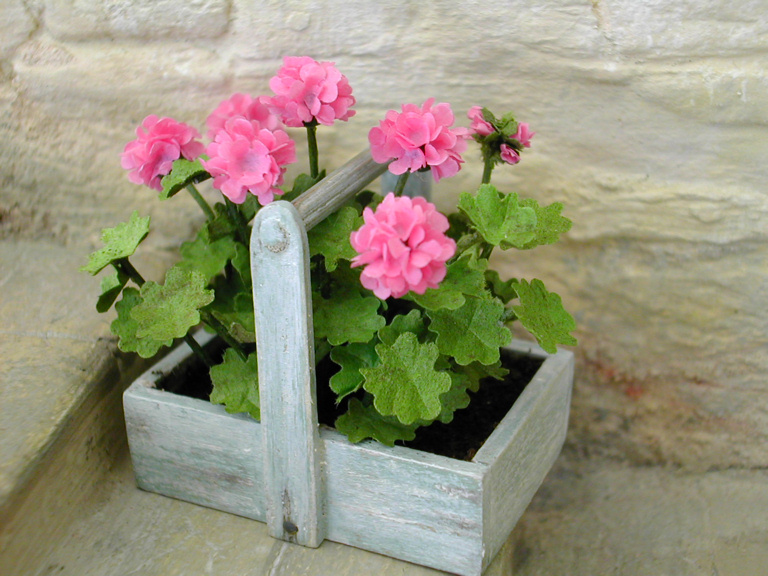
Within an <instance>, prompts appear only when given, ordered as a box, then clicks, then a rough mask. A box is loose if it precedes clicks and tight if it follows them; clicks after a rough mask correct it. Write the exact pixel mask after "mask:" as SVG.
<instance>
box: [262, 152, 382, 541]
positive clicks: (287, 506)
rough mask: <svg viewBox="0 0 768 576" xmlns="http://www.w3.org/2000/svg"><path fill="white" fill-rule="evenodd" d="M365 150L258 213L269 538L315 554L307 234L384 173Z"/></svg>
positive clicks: (316, 479) (317, 447)
mask: <svg viewBox="0 0 768 576" xmlns="http://www.w3.org/2000/svg"><path fill="white" fill-rule="evenodd" d="M386 167H387V165H386V164H377V163H376V162H374V161H373V159H372V158H371V155H370V152H369V151H368V150H364V151H363V152H361V153H360V154H358V155H357V156H355V157H354V158H353V159H352V160H350V161H349V162H347V163H346V164H345V165H344V166H342V167H341V168H339V169H338V170H336V171H334V172H332V173H331V174H330V175H328V176H327V177H326V178H324V179H323V180H322V182H319V183H318V184H317V185H315V186H313V187H312V188H311V189H309V190H307V191H306V192H305V193H304V194H302V195H301V196H300V197H298V198H297V199H296V200H294V201H293V204H291V203H289V202H283V201H278V202H272V203H271V204H269V205H268V206H265V207H264V208H262V209H261V210H259V212H258V213H257V214H256V218H255V219H254V221H253V231H252V232H251V273H252V278H253V304H254V311H255V320H256V340H257V341H258V346H257V354H258V364H259V392H260V396H261V422H262V424H263V430H264V432H263V434H264V443H263V446H264V483H265V486H264V494H265V500H266V508H267V510H266V512H267V513H266V516H267V527H268V530H269V534H270V536H272V537H274V538H279V539H281V540H287V541H289V542H294V543H296V544H301V545H303V546H309V547H312V548H315V547H317V546H319V545H320V544H321V543H322V542H323V540H324V539H325V536H326V526H325V513H324V504H325V502H324V500H325V499H324V487H323V484H324V482H323V480H324V479H323V474H322V470H321V461H322V457H321V450H322V444H321V443H320V438H319V433H318V422H317V402H316V398H317V396H316V391H315V350H314V332H313V327H312V288H311V285H310V277H309V246H308V244H307V230H308V229H310V228H312V227H313V226H315V225H316V224H318V223H319V222H321V221H322V220H323V219H324V218H326V217H327V216H329V215H330V214H332V213H334V212H336V211H337V210H338V209H339V208H341V206H342V205H344V203H346V202H347V201H348V200H349V199H350V198H352V197H353V196H354V195H355V194H357V193H358V192H359V191H360V190H362V189H363V187H365V186H366V185H367V184H368V183H369V182H371V181H372V180H374V179H375V178H376V177H377V176H379V175H381V173H382V172H384V170H386Z"/></svg>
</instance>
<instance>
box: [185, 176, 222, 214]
mask: <svg viewBox="0 0 768 576" xmlns="http://www.w3.org/2000/svg"><path fill="white" fill-rule="evenodd" d="M187 191H188V192H189V195H190V196H192V198H194V200H195V202H197V205H198V206H200V209H201V210H202V211H203V213H204V214H205V217H206V218H207V219H208V222H211V221H212V220H213V219H214V218H215V217H216V214H214V212H213V209H212V208H211V206H210V205H209V204H208V202H206V201H205V198H203V195H202V194H200V192H199V191H198V189H197V188H196V187H195V185H194V184H192V183H189V184H187Z"/></svg>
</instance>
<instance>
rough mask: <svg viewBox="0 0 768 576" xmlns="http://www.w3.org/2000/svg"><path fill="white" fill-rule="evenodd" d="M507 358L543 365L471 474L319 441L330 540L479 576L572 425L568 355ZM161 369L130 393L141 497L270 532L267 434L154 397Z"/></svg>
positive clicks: (378, 449)
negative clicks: (224, 515)
mask: <svg viewBox="0 0 768 576" xmlns="http://www.w3.org/2000/svg"><path fill="white" fill-rule="evenodd" d="M511 347H512V348H513V349H515V350H518V351H526V350H529V351H531V352H532V353H533V354H534V355H538V356H543V357H545V361H544V363H543V364H542V366H541V368H540V369H539V371H538V372H537V375H536V376H535V377H534V379H533V380H532V381H531V383H530V384H529V385H528V387H527V388H526V390H525V391H524V393H523V394H522V395H521V397H520V398H519V399H518V402H516V403H515V405H514V406H513V407H512V409H511V410H510V412H509V413H508V414H507V416H506V417H505V418H504V420H503V421H502V423H501V424H500V425H499V427H497V428H496V430H495V431H494V433H493V434H492V435H491V436H490V437H489V439H488V440H487V441H486V442H485V444H484V446H483V447H482V448H481V449H480V450H479V451H478V453H477V455H476V456H475V459H474V460H473V461H472V462H464V461H461V460H454V459H451V458H446V457H443V456H436V455H433V454H428V453H425V452H421V451H418V450H412V449H409V448H404V447H397V446H395V447H393V448H390V447H387V446H383V445H380V444H378V443H375V442H373V441H367V442H361V443H360V444H350V443H349V442H348V441H347V440H346V438H344V437H343V436H342V435H341V434H339V433H337V432H336V431H334V430H331V429H326V428H323V429H321V430H320V441H321V445H322V447H321V451H320V452H321V454H322V455H323V456H322V459H321V470H322V476H323V478H324V479H325V503H326V514H327V538H328V539H329V540H333V541H335V542H340V543H343V544H349V545H352V546H356V547H358V548H363V549H365V550H370V551H372V552H378V553H381V554H386V555H389V556H392V557H394V558H399V559H402V560H408V561H410V562H414V563H417V564H422V565H425V566H430V567H432V568H437V569H440V570H445V571H447V572H451V573H455V574H462V575H465V576H478V575H479V574H481V573H482V570H483V569H484V567H485V566H487V565H488V564H489V563H490V561H491V560H493V557H494V556H495V554H496V552H497V551H498V549H499V547H500V545H501V544H503V543H504V541H505V540H506V539H507V538H508V536H509V533H510V531H511V528H512V527H513V526H514V524H515V523H516V522H517V520H518V519H519V517H520V515H522V513H523V511H524V509H525V507H526V506H527V504H528V502H529V501H530V498H531V497H532V496H533V494H534V493H535V491H536V489H537V488H538V486H539V485H540V484H541V482H542V481H543V480H544V477H545V476H546V473H547V471H548V470H549V466H550V465H551V463H552V462H553V461H554V459H555V458H556V457H557V455H558V454H559V452H560V449H561V447H562V442H563V440H564V432H565V429H566V427H567V422H568V411H569V404H570V394H571V383H572V369H573V356H572V354H571V353H569V352H565V351H561V352H558V353H557V354H556V355H552V356H549V355H546V353H543V352H542V351H541V350H540V349H538V348H537V347H535V346H531V345H530V344H529V343H527V342H519V341H514V342H513V343H512V346H511ZM184 350H185V351H186V354H187V355H190V354H191V352H189V349H188V348H186V346H184V347H183V350H180V351H184ZM177 352H178V351H177ZM166 360H167V359H166ZM168 369H169V368H168V366H163V367H160V368H157V367H155V368H153V369H152V370H151V371H149V372H147V373H146V374H145V375H144V376H143V377H142V378H140V379H139V380H137V381H136V382H135V383H134V384H132V385H131V387H130V388H129V389H128V390H127V391H126V393H125V408H126V423H127V426H128V431H129V442H130V447H131V455H132V458H133V460H134V468H135V471H136V476H137V479H138V482H139V485H140V486H141V487H142V488H143V489H145V490H149V491H152V492H159V493H161V494H165V495H167V496H173V497H175V498H180V499H182V500H187V501H190V502H194V503H197V504H201V505H203V506H208V507H211V508H216V509H219V510H224V511H227V512H231V513H234V514H239V515H241V516H247V517H249V518H254V519H256V520H260V521H265V520H266V505H265V498H264V494H263V486H264V479H263V478H264V476H263V465H262V458H263V455H264V451H263V444H262V438H263V425H262V424H260V423H259V422H257V421H256V420H254V419H252V418H251V417H249V416H245V415H233V414H228V413H226V412H225V411H224V409H223V408H222V407H221V406H213V405H211V404H210V403H208V402H205V401H203V400H196V399H192V398H185V397H182V396H178V395H176V394H172V393H169V392H165V391H162V390H156V389H154V386H155V385H156V384H155V383H156V381H157V380H158V379H159V378H160V377H161V375H162V374H163V373H164V372H166V371H167V370H168ZM212 487H214V488H212Z"/></svg>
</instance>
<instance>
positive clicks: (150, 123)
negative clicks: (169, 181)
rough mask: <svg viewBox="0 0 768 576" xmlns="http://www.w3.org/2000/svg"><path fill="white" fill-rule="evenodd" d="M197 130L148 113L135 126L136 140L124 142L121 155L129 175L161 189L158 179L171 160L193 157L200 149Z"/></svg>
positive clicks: (141, 182) (167, 171)
mask: <svg viewBox="0 0 768 576" xmlns="http://www.w3.org/2000/svg"><path fill="white" fill-rule="evenodd" d="M197 138H200V133H199V132H198V131H197V130H195V129H194V128H193V127H191V126H189V125H187V124H184V123H182V122H177V121H176V120H174V119H173V118H158V117H157V116H155V115H154V114H151V115H149V116H147V117H146V118H144V121H143V122H142V123H141V126H139V127H138V128H136V140H132V141H130V142H128V144H126V145H125V149H124V150H123V153H122V154H121V157H120V163H121V165H122V167H123V168H124V169H126V170H128V179H129V180H130V181H131V182H133V183H135V184H144V185H146V186H149V187H150V188H154V189H155V190H162V189H163V187H162V184H161V183H160V179H161V178H162V177H163V176H165V175H166V174H168V173H169V172H170V171H171V167H172V166H173V162H174V161H175V160H178V159H179V158H181V157H182V156H183V157H184V158H186V159H187V160H194V159H195V158H197V157H198V156H200V154H202V153H203V149H204V146H203V143H202V142H199V141H198V140H197Z"/></svg>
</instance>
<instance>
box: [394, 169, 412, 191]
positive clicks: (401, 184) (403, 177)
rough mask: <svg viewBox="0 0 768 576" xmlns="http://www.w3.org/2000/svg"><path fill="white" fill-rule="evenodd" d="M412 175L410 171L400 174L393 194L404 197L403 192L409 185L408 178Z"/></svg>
mask: <svg viewBox="0 0 768 576" xmlns="http://www.w3.org/2000/svg"><path fill="white" fill-rule="evenodd" d="M410 175H411V171H410V170H406V171H405V172H403V173H402V174H400V177H399V178H398V179H397V184H395V189H394V190H393V192H394V193H395V196H402V195H403V190H405V185H406V184H407V183H408V177H409V176H410Z"/></svg>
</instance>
